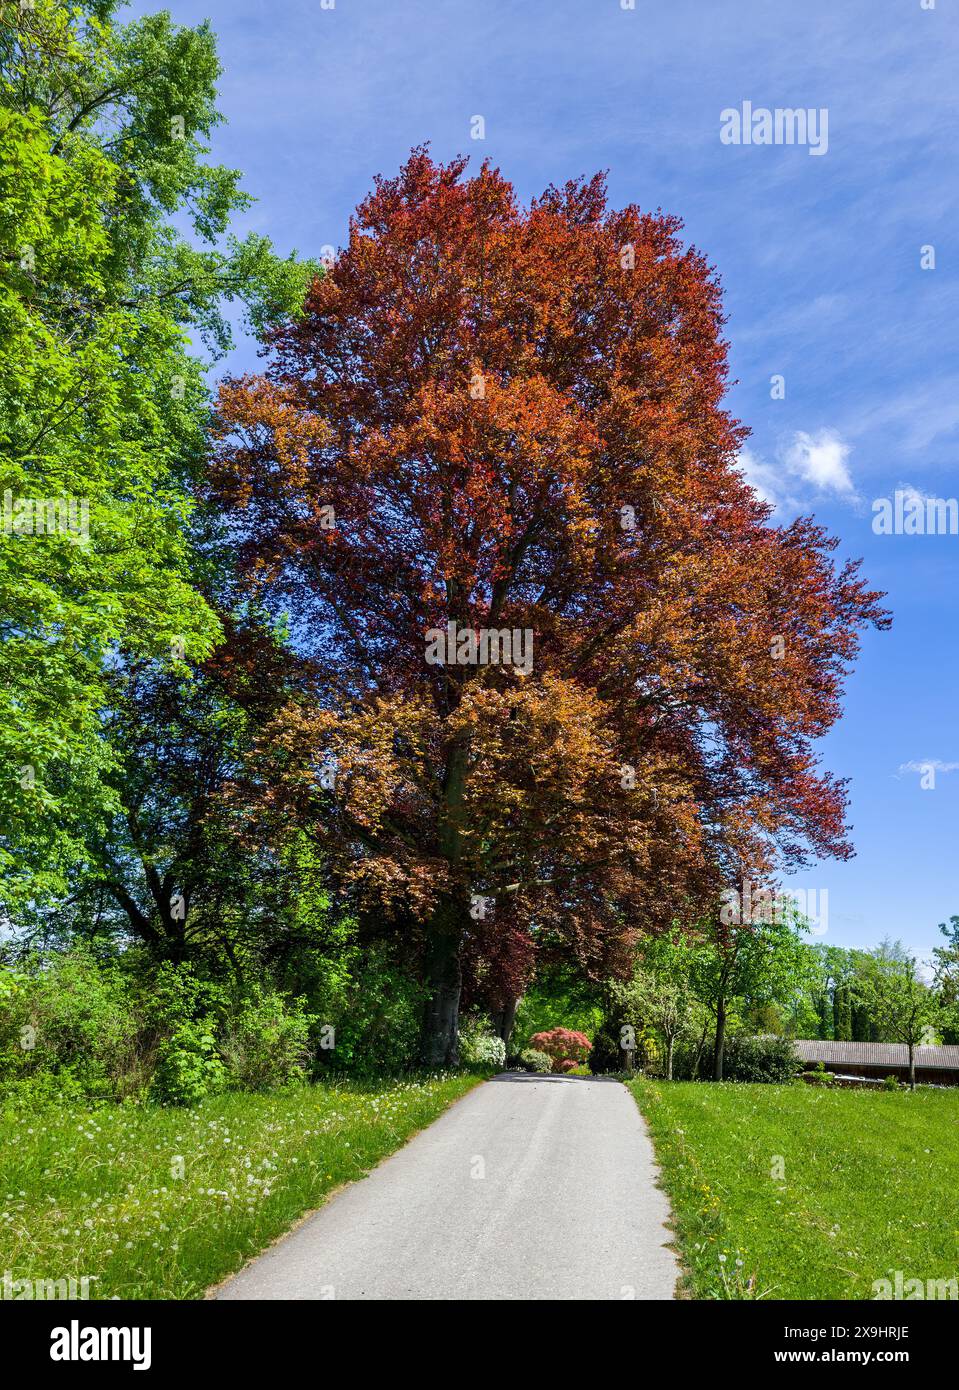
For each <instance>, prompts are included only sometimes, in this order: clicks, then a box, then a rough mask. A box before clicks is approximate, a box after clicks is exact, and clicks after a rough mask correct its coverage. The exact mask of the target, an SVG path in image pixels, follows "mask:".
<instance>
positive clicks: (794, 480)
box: [736, 429, 857, 514]
mask: <svg viewBox="0 0 959 1390" xmlns="http://www.w3.org/2000/svg"><path fill="white" fill-rule="evenodd" d="M850 453H851V446H850V445H849V444H846V443H845V441H844V440H843V439H842V438H841V437H840V436H839V435H838V434H837V433H836V431H835V430H830V429H823V430H820V431H819V432H818V434H807V433H806V431H805V430H797V431H796V432H795V434H793V436H792V438H791V439H790V440H788V442H786V443H784V444H781V445H780V446H779V447H778V448H777V450H776V461H775V462H773V463H767V462H766V461H765V460H764V459H761V458H759V457H758V456H757V455H756V454H754V453H753V452H752V451H751V450H750V449H742V450H741V451H740V453H739V456H738V457H737V460H736V466H737V467H738V469H739V471H740V473H742V475H743V477H744V478H745V479H746V482H747V483H748V484H749V486H750V487H751V488H752V490H753V491H754V492H755V493H756V495H757V496H758V497H759V498H760V499H761V500H762V501H763V502H768V503H770V505H771V506H772V507H773V508H774V509H775V510H776V511H777V512H779V513H781V514H783V513H789V512H792V513H793V514H795V513H797V512H801V511H805V510H808V508H809V506H810V503H811V502H812V501H814V499H815V498H816V497H821V496H823V495H824V494H827V493H838V494H839V496H841V497H842V498H843V500H844V501H847V502H855V501H856V500H857V499H856V490H855V488H854V487H853V481H852V477H851V476H850V473H849V469H848V468H847V466H846V460H847V459H848V457H849V454H850Z"/></svg>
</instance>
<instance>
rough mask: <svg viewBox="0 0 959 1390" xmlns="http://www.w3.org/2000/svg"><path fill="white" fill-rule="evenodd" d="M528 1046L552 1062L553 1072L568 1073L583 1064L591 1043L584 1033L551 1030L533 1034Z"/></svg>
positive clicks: (564, 1029) (559, 1029)
mask: <svg viewBox="0 0 959 1390" xmlns="http://www.w3.org/2000/svg"><path fill="white" fill-rule="evenodd" d="M529 1041H530V1046H531V1047H532V1048H534V1049H535V1050H536V1051H537V1052H545V1053H546V1055H547V1057H551V1058H552V1060H553V1068H552V1069H553V1071H555V1072H562V1071H569V1070H570V1068H572V1067H575V1066H577V1065H579V1063H581V1062H585V1061H586V1058H587V1057H588V1056H589V1053H590V1049H591V1048H592V1043H591V1042H590V1040H589V1038H587V1036H586V1034H585V1033H575V1032H573V1030H572V1029H570V1028H551V1029H550V1030H549V1032H547V1033H534V1034H533V1036H532V1037H531V1038H530V1040H529Z"/></svg>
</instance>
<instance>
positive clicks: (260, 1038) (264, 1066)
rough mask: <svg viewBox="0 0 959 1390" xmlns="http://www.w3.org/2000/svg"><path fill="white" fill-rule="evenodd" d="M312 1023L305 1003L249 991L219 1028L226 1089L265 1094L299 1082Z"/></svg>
mask: <svg viewBox="0 0 959 1390" xmlns="http://www.w3.org/2000/svg"><path fill="white" fill-rule="evenodd" d="M314 1022H315V1019H314V1018H313V1017H312V1015H310V1014H308V1013H306V1011H305V1000H303V999H292V1000H290V999H287V998H285V997H284V995H282V994H280V993H278V992H277V991H276V990H271V989H267V988H265V987H264V986H263V985H261V984H255V985H253V986H252V988H251V989H250V990H249V992H248V993H247V994H246V995H245V996H243V997H241V998H240V999H239V1000H238V1001H237V1002H236V1003H235V1004H234V1006H233V1008H232V1009H231V1011H230V1013H229V1015H228V1016H227V1018H226V1020H225V1022H224V1025H223V1034H222V1038H221V1041H220V1045H219V1054H220V1057H221V1059H222V1061H223V1063H224V1065H225V1067H226V1071H227V1073H228V1077H229V1082H230V1084H231V1085H233V1086H236V1087H237V1088H238V1089H240V1090H243V1091H268V1090H272V1089H273V1088H274V1087H276V1086H283V1085H286V1084H288V1083H289V1082H292V1081H301V1080H303V1078H304V1077H305V1076H306V1069H307V1066H308V1064H309V1061H310V1056H311V1048H310V1028H311V1026H312V1024H313V1023H314Z"/></svg>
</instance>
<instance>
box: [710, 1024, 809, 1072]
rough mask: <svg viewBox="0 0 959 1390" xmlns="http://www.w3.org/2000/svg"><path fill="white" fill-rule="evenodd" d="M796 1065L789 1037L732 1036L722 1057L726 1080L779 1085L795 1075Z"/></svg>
mask: <svg viewBox="0 0 959 1390" xmlns="http://www.w3.org/2000/svg"><path fill="white" fill-rule="evenodd" d="M796 1070H797V1063H796V1054H795V1052H794V1051H793V1045H792V1043H791V1042H790V1040H789V1039H788V1038H757V1037H750V1036H749V1035H748V1034H745V1033H744V1034H740V1035H739V1036H736V1037H732V1038H730V1039H729V1041H728V1042H727V1044H726V1048H725V1052H724V1057H723V1079H724V1080H726V1081H769V1082H774V1083H778V1084H782V1083H783V1082H786V1081H792V1080H793V1079H794V1078H795V1076H796Z"/></svg>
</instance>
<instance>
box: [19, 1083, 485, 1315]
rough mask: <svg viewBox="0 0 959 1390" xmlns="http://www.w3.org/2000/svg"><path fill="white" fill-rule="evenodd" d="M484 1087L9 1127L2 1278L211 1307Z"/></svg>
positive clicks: (104, 1110) (23, 1120) (95, 1294)
mask: <svg viewBox="0 0 959 1390" xmlns="http://www.w3.org/2000/svg"><path fill="white" fill-rule="evenodd" d="M480 1079H481V1078H479V1077H477V1076H463V1075H459V1076H449V1077H440V1078H430V1079H427V1080H418V1081H414V1080H410V1081H401V1082H396V1081H394V1082H389V1083H380V1084H378V1085H368V1086H362V1085H356V1084H349V1085H346V1084H344V1085H322V1086H310V1087H303V1088H301V1089H299V1090H296V1091H292V1092H287V1093H285V1094H281V1095H275V1096H251V1095H227V1096H220V1097H217V1098H216V1099H215V1100H208V1101H205V1102H203V1103H202V1104H201V1105H199V1106H197V1108H196V1109H195V1110H175V1109H156V1108H139V1107H133V1106H130V1107H123V1106H103V1107H100V1108H97V1109H93V1110H89V1109H83V1110H81V1109H76V1108H63V1109H57V1110H46V1111H44V1112H43V1113H42V1114H40V1115H37V1114H34V1115H5V1116H4V1117H3V1120H2V1122H0V1278H2V1277H3V1273H4V1271H10V1274H11V1276H12V1278H13V1279H24V1278H28V1279H33V1280H36V1279H65V1278H69V1277H71V1276H72V1277H74V1278H76V1279H79V1278H80V1277H81V1276H83V1275H94V1276H96V1282H94V1283H92V1284H91V1285H90V1286H89V1288H90V1297H91V1298H110V1297H112V1296H114V1295H116V1296H118V1297H120V1298H198V1297H201V1296H202V1294H203V1291H204V1290H205V1289H206V1288H207V1287H208V1286H209V1285H210V1284H213V1283H216V1282H217V1281H218V1280H220V1279H222V1278H223V1277H224V1276H225V1275H227V1274H229V1273H231V1272H232V1271H234V1270H236V1269H238V1268H239V1267H240V1266H241V1265H242V1264H243V1263H244V1261H245V1260H247V1259H248V1258H249V1257H250V1256H251V1255H253V1254H255V1253H256V1252H257V1251H259V1250H262V1249H263V1248H264V1246H266V1245H268V1244H269V1242H270V1241H271V1240H273V1239H274V1237H276V1236H278V1235H280V1234H281V1233H282V1232H283V1231H285V1230H286V1229H287V1228H288V1227H289V1226H290V1225H291V1224H292V1223H293V1222H294V1221H295V1220H296V1219H297V1217H299V1216H300V1215H302V1213H303V1212H305V1211H309V1210H310V1209H311V1208H313V1207H317V1206H319V1205H320V1204H321V1202H322V1201H323V1198H324V1196H325V1194H326V1193H328V1192H329V1191H330V1190H331V1189H332V1188H334V1187H337V1186H338V1185H339V1184H340V1183H344V1182H348V1181H350V1180H351V1179H354V1178H358V1177H361V1176H362V1175H363V1174H364V1173H366V1172H367V1171H368V1170H369V1169H370V1168H371V1167H372V1166H373V1165H374V1164H375V1163H377V1162H378V1161H379V1160H380V1159H381V1158H383V1157H385V1156H386V1155H387V1154H389V1153H391V1152H392V1151H393V1150H394V1149H396V1148H398V1147H399V1145H401V1144H402V1143H403V1142H404V1141H405V1140H406V1139H408V1138H409V1137H410V1135H412V1134H413V1133H414V1132H415V1131H416V1130H418V1129H421V1128H422V1127H423V1126H424V1125H427V1124H429V1123H430V1122H431V1121H432V1120H434V1119H436V1117H437V1116H438V1115H439V1114H440V1112H441V1111H442V1110H444V1109H445V1107H446V1106H447V1105H448V1104H450V1102H451V1101H454V1100H457V1099H458V1098H459V1097H460V1096H462V1095H464V1094H465V1092H466V1091H468V1090H469V1089H470V1087H471V1086H473V1085H475V1084H476V1082H477V1081H478V1080H480ZM178 1174H182V1176H178ZM14 1292H16V1291H14ZM3 1296H4V1294H3V1292H0V1298H2V1297H3ZM7 1296H8V1297H9V1296H10V1293H9V1292H7Z"/></svg>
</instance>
